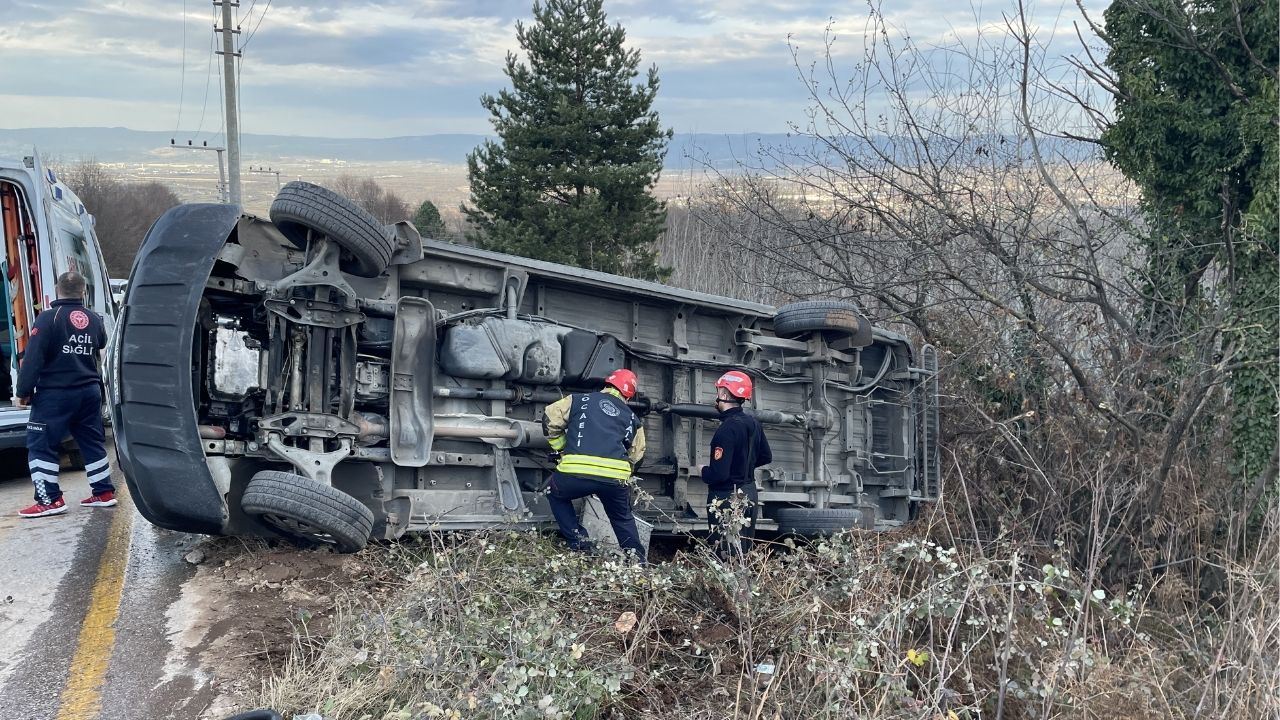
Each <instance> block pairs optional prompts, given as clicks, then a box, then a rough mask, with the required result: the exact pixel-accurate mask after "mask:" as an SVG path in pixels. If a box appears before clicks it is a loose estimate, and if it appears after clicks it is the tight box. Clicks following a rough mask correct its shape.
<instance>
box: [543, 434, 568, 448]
mask: <svg viewBox="0 0 1280 720" xmlns="http://www.w3.org/2000/svg"><path fill="white" fill-rule="evenodd" d="M565 442H566V440H565V439H564V436H563V435H561V436H559V437H553V438H547V444H549V445H550V446H551V449H552V450H563V449H564V445H565Z"/></svg>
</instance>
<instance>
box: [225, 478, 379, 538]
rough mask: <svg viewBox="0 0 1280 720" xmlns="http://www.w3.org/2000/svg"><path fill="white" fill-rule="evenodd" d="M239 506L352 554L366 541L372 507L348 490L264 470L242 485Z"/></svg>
mask: <svg viewBox="0 0 1280 720" xmlns="http://www.w3.org/2000/svg"><path fill="white" fill-rule="evenodd" d="M240 507H241V508H243V509H244V511H245V512H246V513H248V514H250V515H256V516H258V517H259V518H261V520H262V521H263V522H265V523H267V524H268V525H270V526H272V527H274V528H275V529H277V530H279V531H280V532H282V533H284V534H285V535H288V536H290V537H293V538H297V539H300V540H303V541H306V542H309V543H318V544H324V545H333V546H334V548H335V549H336V550H337V551H338V552H343V553H352V552H356V551H357V550H360V549H361V548H363V547H364V546H365V545H366V544H367V543H368V542H369V534H370V533H371V532H373V511H372V510H370V509H369V508H368V507H367V506H366V505H365V504H364V503H362V502H360V501H359V500H357V499H355V498H353V497H351V496H350V495H348V494H346V493H344V492H342V491H341V490H338V489H336V488H333V487H330V486H328V485H322V484H320V483H318V482H315V481H314V480H310V479H308V478H305V477H302V476H301V475H295V474H293V473H288V472H281V471H279V470H263V471H262V472H259V473H258V474H256V475H254V476H253V479H252V480H250V481H249V485H248V487H246V488H245V491H244V497H243V498H241V500H240Z"/></svg>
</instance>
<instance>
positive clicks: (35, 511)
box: [18, 498, 67, 518]
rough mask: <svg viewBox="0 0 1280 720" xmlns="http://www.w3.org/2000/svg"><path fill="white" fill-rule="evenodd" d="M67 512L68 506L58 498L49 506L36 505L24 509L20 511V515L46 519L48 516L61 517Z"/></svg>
mask: <svg viewBox="0 0 1280 720" xmlns="http://www.w3.org/2000/svg"><path fill="white" fill-rule="evenodd" d="M66 511H67V504H66V503H65V502H63V501H62V498H58V499H57V500H54V501H53V502H51V503H49V504H48V505H41V504H40V503H36V504H35V505H32V506H31V507H29V508H23V509H21V510H19V511H18V514H19V515H21V516H22V517H24V518H38V517H45V516H46V515H61V514H62V513H64V512H66Z"/></svg>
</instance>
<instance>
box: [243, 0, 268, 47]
mask: <svg viewBox="0 0 1280 720" xmlns="http://www.w3.org/2000/svg"><path fill="white" fill-rule="evenodd" d="M254 2H257V0H254ZM249 10H250V11H252V10H253V5H250V6H249ZM270 10H271V0H267V6H266V7H264V8H263V9H262V14H261V15H259V16H258V22H257V23H255V24H254V26H253V30H251V31H249V36H248V37H246V38H245V39H244V42H243V43H241V44H240V50H241V51H242V52H243V51H244V49H245V48H246V47H248V46H249V41H250V40H253V36H254V35H257V34H258V28H259V27H261V26H262V20H263V18H265V17H266V16H267V13H268V12H269V11H270Z"/></svg>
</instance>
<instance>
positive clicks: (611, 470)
mask: <svg viewBox="0 0 1280 720" xmlns="http://www.w3.org/2000/svg"><path fill="white" fill-rule="evenodd" d="M556 470H557V471H559V472H562V473H565V474H566V475H591V476H593V477H604V478H609V479H611V480H628V479H630V478H631V463H630V462H629V461H627V460H615V459H613V458H604V457H596V456H595V455H565V456H564V458H562V459H561V460H560V464H559V465H557V466H556Z"/></svg>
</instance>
